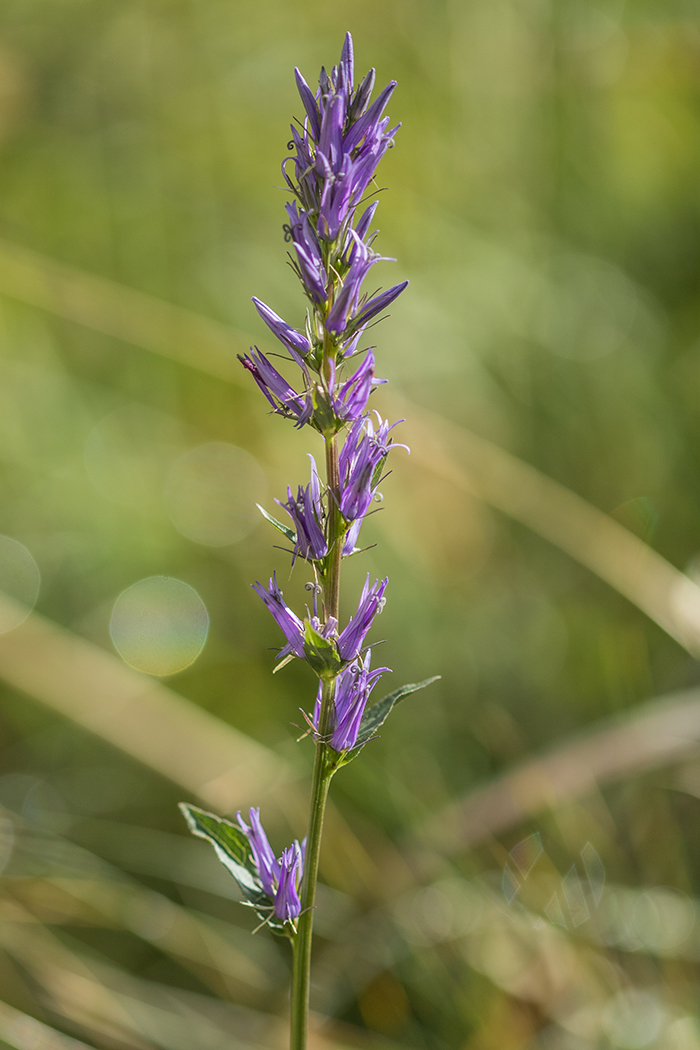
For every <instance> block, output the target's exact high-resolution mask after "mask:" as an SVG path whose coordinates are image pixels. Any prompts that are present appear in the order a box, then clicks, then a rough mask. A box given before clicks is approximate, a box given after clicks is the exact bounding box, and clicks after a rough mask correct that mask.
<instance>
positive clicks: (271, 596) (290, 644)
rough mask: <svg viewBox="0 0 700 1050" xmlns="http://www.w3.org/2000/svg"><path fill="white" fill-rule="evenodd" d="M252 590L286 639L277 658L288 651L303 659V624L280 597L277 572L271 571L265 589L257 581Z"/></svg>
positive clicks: (286, 654)
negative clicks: (285, 643)
mask: <svg viewBox="0 0 700 1050" xmlns="http://www.w3.org/2000/svg"><path fill="white" fill-rule="evenodd" d="M253 590H254V591H255V593H256V594H257V595H258V596H259V597H260V598H262V600H263V601H264V602H265V605H266V606H267V607H268V609H269V610H270V612H271V613H272V617H273V619H274V620H275V623H276V624H277V626H278V627H279V628H280V630H281V631H282V634H283V635H284V637H285V638H286V639H287V645H285V647H284V648H283V649H280V651H279V653H278V654H277V659H278V660H279V659H281V658H282V657H283V656H288V655H289V654H290V653H293V654H294V655H295V656H298V657H300V658H301V659H303V658H304V624H303V622H302V621H301V620H300V619H299V617H298V616H297V614H296V613H295V612H292V610H291V609H290V608H289V606H288V605H287V603H286V602H285V600H284V598H283V597H282V591H281V590H280V589H279V587H278V586H277V574H276V573H273V575H272V579H271V580H270V582H269V584H268V588H267V590H265V588H264V587H263V586H262V584H261V583H258V582H257V581H256V582H255V583H254V584H253Z"/></svg>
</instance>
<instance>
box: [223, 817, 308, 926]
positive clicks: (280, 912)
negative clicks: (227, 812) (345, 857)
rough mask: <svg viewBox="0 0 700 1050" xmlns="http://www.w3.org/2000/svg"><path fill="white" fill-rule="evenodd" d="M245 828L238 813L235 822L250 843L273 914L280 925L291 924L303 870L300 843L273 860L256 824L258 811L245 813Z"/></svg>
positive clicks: (296, 909)
mask: <svg viewBox="0 0 700 1050" xmlns="http://www.w3.org/2000/svg"><path fill="white" fill-rule="evenodd" d="M249 818H250V824H251V826H250V827H249V826H248V825H247V824H246V822H245V821H244V820H243V818H242V817H241V814H240V812H239V813H238V823H239V825H240V828H241V830H242V831H243V833H244V834H245V836H246V838H247V839H248V842H249V843H250V849H251V853H252V854H253V862H254V864H255V866H256V868H257V869H258V875H259V877H260V882H261V885H262V888H263V890H264V892H265V893H266V894H267V896H268V897H270V898H271V899H272V900H273V901H274V904H273V911H274V914H275V916H276V918H278V919H279V920H280V921H281V922H293V921H294V919H296V918H297V917H298V915H299V913H300V912H301V903H300V901H299V886H300V884H301V879H302V874H303V868H304V843H303V842H302V844H301V845H299V843H298V842H297V841H296V840H295V841H294V842H293V843H292V845H291V846H288V847H287V849H285V850H284V852H283V853H282V856H281V857H280V858H279V860H277V859H276V858H275V855H274V853H273V852H272V847H271V846H270V843H269V841H268V838H267V835H266V834H265V831H264V829H263V826H262V824H261V823H260V809H259V808H257V809H254V808H251V809H250V811H249Z"/></svg>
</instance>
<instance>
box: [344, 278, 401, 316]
mask: <svg viewBox="0 0 700 1050" xmlns="http://www.w3.org/2000/svg"><path fill="white" fill-rule="evenodd" d="M407 286H408V281H401V283H400V284H395V285H394V287H393V288H389V289H387V291H386V292H381V293H380V294H379V295H375V296H374V298H372V299H370V300H369V302H367V303H365V304H364V306H362V308H361V309H360V311H359V313H357V314H356V315H355V316H354V317H353V319H352V325H353V327H354V328H358V327H359V326H361V325H362V326H364V325H366V324H367V322H368V321H371V320H372V318H373V317H376V316H377V314H380V313H381V312H382V310H386V308H387V306H390V305H391V303H393V301H394V299H398V297H399V296H400V295H401V292H402V291H403V290H404V288H406V287H407Z"/></svg>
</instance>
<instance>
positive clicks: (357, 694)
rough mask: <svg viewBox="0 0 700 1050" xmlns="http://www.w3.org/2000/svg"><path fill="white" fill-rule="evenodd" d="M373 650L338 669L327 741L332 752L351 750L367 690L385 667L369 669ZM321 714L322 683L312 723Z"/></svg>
mask: <svg viewBox="0 0 700 1050" xmlns="http://www.w3.org/2000/svg"><path fill="white" fill-rule="evenodd" d="M371 657H372V651H371V650H370V649H368V650H367V653H366V655H365V658H364V660H362V661H360V662H359V663H358V662H355V663H352V664H350V666H349V667H346V668H345V670H343V671H341V672H340V674H339V675H338V677H337V679H336V683H335V695H334V697H333V731H332V733H331V737H330V740H329V743H330V745H331V747H332V748H333V750H334V751H350V750H351V749H352V748H353V747H354V746H355V744H356V743H357V734H358V732H359V729H360V723H361V722H362V716H363V714H364V712H365V707H366V706H367V701H368V699H369V696H370V693H371V692H372V690H373V689H374V687H375V685H376V684H377V682H378V680H379V678H380V677H381V676H382V674H383V673H384V672H385V671H388V670H389V668H388V667H379V668H377V669H376V670H374V671H370V661H371ZM320 717H321V684H320V683H319V691H318V698H317V700H316V707H315V709H314V717H313V725H314V728H315V729H316V730H318V728H319V721H320Z"/></svg>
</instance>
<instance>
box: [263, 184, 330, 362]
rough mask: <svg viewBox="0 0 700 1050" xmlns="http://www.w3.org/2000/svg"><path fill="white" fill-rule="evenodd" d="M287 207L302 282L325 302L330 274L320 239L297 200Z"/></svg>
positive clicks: (317, 301)
mask: <svg viewBox="0 0 700 1050" xmlns="http://www.w3.org/2000/svg"><path fill="white" fill-rule="evenodd" d="M285 207H286V210H287V215H288V216H289V227H287V228H288V230H289V236H291V239H292V243H293V244H294V248H295V250H296V253H297V262H298V266H299V276H300V277H301V281H302V284H303V285H304V287H305V288H306V290H307V292H308V293H309V295H310V296H311V298H312V299H313V301H314V302H315V303H323V302H325V301H326V299H327V297H328V293H327V291H326V285H327V284H328V275H327V273H326V269H325V267H324V265H323V259H322V258H321V249H320V248H319V244H318V239H317V237H316V234H315V233H314V231H313V229H312V227H311V223H310V222H309V219H308V216H307V214H306V212H301V213H300V212H299V209H298V206H297V202H296V201H292V203H291V204H287V205H285ZM254 301H255V300H254ZM256 305H257V303H256ZM282 323H284V322H282ZM292 331H294V329H292ZM295 334H298V333H295ZM302 338H303V337H302ZM305 342H306V343H307V345H309V344H308V340H305ZM307 352H308V351H307Z"/></svg>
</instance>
